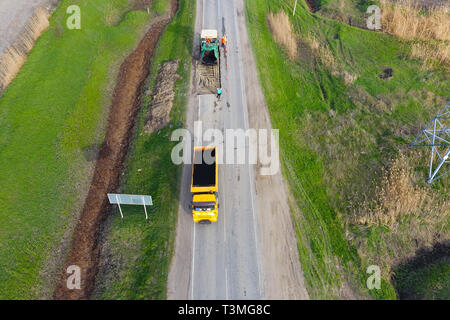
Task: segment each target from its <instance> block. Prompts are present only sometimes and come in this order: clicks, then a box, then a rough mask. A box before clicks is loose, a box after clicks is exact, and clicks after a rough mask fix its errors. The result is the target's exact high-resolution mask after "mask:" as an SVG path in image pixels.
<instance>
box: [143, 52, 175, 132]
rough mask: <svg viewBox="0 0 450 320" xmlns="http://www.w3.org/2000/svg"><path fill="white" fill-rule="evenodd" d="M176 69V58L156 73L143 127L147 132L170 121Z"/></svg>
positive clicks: (157, 129) (160, 127) (159, 128)
mask: <svg viewBox="0 0 450 320" xmlns="http://www.w3.org/2000/svg"><path fill="white" fill-rule="evenodd" d="M177 70H178V60H175V61H169V62H166V63H164V64H163V65H162V67H161V70H160V71H159V73H158V76H157V81H156V85H155V89H154V94H153V97H152V102H151V103H150V106H149V108H148V111H147V119H146V123H145V128H144V130H145V133H147V134H150V133H153V132H155V131H159V130H161V129H162V128H164V127H165V126H166V125H167V124H168V123H169V121H170V111H171V110H172V107H173V100H174V98H175V91H174V87H175V82H176V81H177V79H178V78H179V75H178V74H177Z"/></svg>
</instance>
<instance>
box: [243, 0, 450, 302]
mask: <svg viewBox="0 0 450 320" xmlns="http://www.w3.org/2000/svg"><path fill="white" fill-rule="evenodd" d="M293 3H294V1H268V0H254V1H246V12H247V24H248V29H249V34H251V35H252V38H253V40H254V41H253V42H252V45H253V51H254V52H255V55H256V61H257V66H258V71H259V79H260V83H261V85H262V87H263V91H264V94H265V97H266V102H267V104H268V108H269V112H270V115H271V121H272V125H273V127H274V128H279V129H280V152H281V160H282V164H283V165H282V168H283V174H284V176H285V178H286V179H287V181H288V182H289V184H290V187H291V191H292V193H293V194H294V197H295V203H292V204H291V207H292V210H293V219H294V222H295V225H296V228H297V236H298V250H299V254H300V260H301V263H302V266H303V271H304V274H305V278H306V283H307V286H308V292H309V294H310V296H311V297H312V298H327V299H328V298H338V297H342V296H346V295H345V294H343V293H342V292H343V291H345V290H346V288H347V289H349V290H350V291H352V292H353V293H354V294H355V295H356V296H357V297H366V298H371V297H372V298H379V299H393V298H396V293H395V289H394V288H393V286H392V285H391V283H390V281H389V280H390V277H389V267H390V266H389V265H387V264H386V263H384V262H385V260H383V259H384V258H383V257H384V255H386V254H387V252H386V251H388V252H392V250H391V249H390V245H391V244H390V243H389V241H388V239H389V237H388V235H390V234H392V230H390V229H389V228H379V227H373V228H371V227H369V226H361V225H351V223H350V221H351V219H350V218H351V216H352V210H353V209H354V208H355V206H356V207H358V206H359V205H360V204H361V203H362V202H363V201H364V200H365V199H366V198H370V197H371V195H373V194H374V192H375V187H376V186H377V185H378V183H379V180H380V178H379V177H380V172H381V171H380V170H381V168H382V167H384V166H386V165H387V164H388V163H389V160H390V159H391V158H395V157H397V156H398V154H399V153H400V152H402V153H407V155H408V156H410V158H411V161H410V162H411V163H414V164H416V165H418V166H419V163H420V165H421V167H419V170H417V172H416V176H417V177H421V178H423V180H424V179H425V178H424V177H425V174H426V173H425V172H426V168H425V166H426V163H423V162H421V160H422V159H417V157H416V156H414V154H413V152H409V151H408V150H407V144H408V143H409V142H410V141H412V139H413V138H414V134H415V131H416V130H418V128H421V127H423V126H424V125H425V123H427V122H428V121H429V119H431V118H432V116H433V115H434V114H435V113H436V112H437V111H438V110H439V109H440V108H442V106H443V105H442V103H443V101H444V98H445V97H448V96H450V91H449V89H448V77H447V76H446V75H445V74H444V72H442V71H439V70H433V71H430V70H424V69H422V68H421V67H420V63H419V62H418V61H414V60H411V59H408V58H406V57H407V55H408V52H409V51H408V50H409V47H408V45H407V44H406V43H403V42H401V41H398V40H397V39H396V38H394V37H391V36H388V35H385V34H381V33H376V32H371V31H367V30H361V29H358V28H355V27H350V26H348V25H346V24H343V23H341V22H337V21H334V20H330V19H327V18H324V17H321V16H319V15H317V14H311V13H310V12H309V10H308V9H307V6H306V4H305V3H304V2H303V1H299V6H298V7H297V13H296V16H295V18H293V17H292V9H293ZM279 10H285V11H286V12H287V13H288V16H289V17H290V20H291V23H292V25H293V27H294V30H295V32H296V34H297V35H298V37H299V39H305V38H307V37H308V36H311V35H312V36H314V37H315V38H316V39H318V40H319V42H320V43H321V44H326V45H327V48H328V50H329V52H331V54H332V56H333V57H334V60H335V61H336V63H335V66H334V68H335V69H337V70H338V71H339V72H338V74H336V72H333V71H336V70H333V68H331V67H330V66H328V65H325V64H324V63H322V61H321V60H320V59H319V58H318V57H317V55H316V54H315V53H314V52H312V50H311V49H310V48H309V47H308V44H307V42H306V41H305V40H300V42H301V45H300V49H299V56H298V59H296V60H295V61H291V60H289V59H288V58H287V56H286V55H285V54H284V49H283V48H281V47H280V46H279V45H277V44H276V43H275V41H274V40H273V38H272V35H271V33H270V31H269V30H268V28H267V25H266V15H267V13H268V12H278V11H279ZM386 66H389V67H392V68H393V69H394V77H392V78H391V79H389V80H382V79H380V78H379V74H380V73H381V72H382V70H383V68H384V67H386ZM344 71H345V72H348V73H351V74H355V75H357V79H356V80H355V81H354V82H353V84H346V83H345V81H344V79H343V77H341V76H340V75H339V73H342V72H344ZM380 101H383V102H382V103H381V102H380ZM399 128H406V129H405V130H406V133H404V132H402V131H400V130H399ZM408 152H409V153H408ZM414 161H415V162H414ZM419 179H420V178H418V180H419ZM423 180H420V181H423ZM418 183H419V182H418ZM422 184H423V183H422ZM434 188H436V189H437V190H440V191H441V197H442V194H445V190H446V188H447V182H446V180H441V181H440V182H439V183H437V184H436V185H435V186H434ZM443 216H444V215H443ZM435 222H436V221H435ZM437 222H439V223H442V221H437ZM436 224H437V223H436ZM405 226H406V224H405ZM427 227H430V225H426V223H425V224H423V226H421V228H422V229H424V230H425V229H426V228H427ZM431 227H433V228H435V227H436V226H435V225H432V226H431ZM422 229H421V230H422ZM406 233H407V232H406V231H403V233H401V235H402V236H404V237H405V239H406V235H405V234H406ZM394 234H395V233H394ZM405 239H395V241H393V244H398V246H399V249H401V250H404V251H401V252H397V253H396V252H394V253H391V255H395V254H397V255H398V257H401V256H402V254H409V253H411V252H413V248H412V246H411V245H410V243H409V242H407V241H403V242H402V241H401V240H405ZM391 240H392V239H391ZM412 240H413V239H411V242H412ZM379 241H381V243H380V242H379ZM367 243H369V244H370V243H374V246H372V247H370V246H367ZM371 264H375V265H379V266H380V267H381V269H382V275H383V280H382V286H381V290H371V291H370V292H369V291H368V290H367V289H366V286H365V282H366V279H367V276H368V275H366V273H365V270H366V268H367V266H368V265H371ZM347 297H348V295H347Z"/></svg>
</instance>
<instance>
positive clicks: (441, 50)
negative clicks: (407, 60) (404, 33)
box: [411, 42, 450, 68]
mask: <svg viewBox="0 0 450 320" xmlns="http://www.w3.org/2000/svg"><path fill="white" fill-rule="evenodd" d="M411 57H413V58H419V59H422V60H423V61H424V66H425V67H431V66H433V64H435V63H436V62H437V63H438V64H442V65H444V66H446V67H447V68H450V45H449V44H447V43H445V42H442V43H438V44H432V43H424V42H420V43H414V44H413V45H412V47H411Z"/></svg>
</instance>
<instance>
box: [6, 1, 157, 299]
mask: <svg viewBox="0 0 450 320" xmlns="http://www.w3.org/2000/svg"><path fill="white" fill-rule="evenodd" d="M72 4H77V5H79V6H80V8H81V30H68V29H67V28H66V19H67V17H68V15H67V14H66V8H67V7H68V6H69V5H72ZM131 6H132V3H131V2H130V1H127V0H96V1H85V0H83V1H82V0H80V1H62V2H61V3H60V5H59V7H58V8H57V10H56V11H55V12H54V14H53V16H52V18H51V20H50V28H49V29H48V30H47V31H46V32H44V34H43V35H42V36H41V37H40V38H39V40H38V41H37V42H36V44H35V47H34V49H33V50H32V52H31V53H30V54H29V57H28V60H27V62H26V63H25V65H24V66H23V68H22V70H21V71H20V73H19V74H18V76H17V78H16V79H15V80H14V81H13V82H12V83H11V85H10V86H9V87H8V88H7V89H6V90H5V92H4V93H3V96H2V97H1V99H0V167H1V168H2V169H1V174H0V188H1V190H2V191H1V192H0V207H1V211H0V226H1V227H0V298H2V299H19V298H22V299H23V298H43V297H49V296H50V295H51V293H52V283H51V280H49V279H53V278H55V273H52V272H56V274H58V273H59V271H60V269H59V268H60V266H59V265H55V263H57V261H58V260H56V255H55V252H57V250H58V248H59V246H60V243H61V240H62V236H63V233H64V232H65V231H66V230H67V228H68V226H69V225H70V222H71V221H74V218H75V214H76V210H77V209H79V208H80V206H81V205H82V201H83V199H82V197H81V196H83V195H85V194H86V192H87V187H88V186H89V182H90V181H88V174H89V172H90V171H89V168H91V167H92V165H93V164H94V162H93V161H92V160H93V159H92V157H91V155H92V154H95V153H96V152H97V151H98V147H99V144H100V143H101V142H102V140H103V137H102V136H103V134H104V125H105V118H106V116H107V112H108V107H109V104H110V101H111V88H112V85H113V83H114V81H115V79H116V75H117V72H118V66H119V64H120V62H121V61H122V60H123V59H124V57H125V56H126V55H127V54H128V53H129V52H130V51H131V50H132V48H133V47H134V45H135V44H136V42H137V40H138V39H139V38H140V35H141V33H142V31H143V29H144V27H145V26H146V25H148V23H149V22H150V19H149V16H148V15H147V13H146V12H143V11H140V12H137V11H130V9H131ZM106 21H108V23H109V25H108V24H107V23H106ZM111 22H114V23H113V25H112V24H111ZM54 280H55V279H53V281H54ZM49 281H50V282H49Z"/></svg>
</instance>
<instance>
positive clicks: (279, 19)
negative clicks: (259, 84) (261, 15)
mask: <svg viewBox="0 0 450 320" xmlns="http://www.w3.org/2000/svg"><path fill="white" fill-rule="evenodd" d="M267 23H268V25H269V29H270V31H271V33H272V36H273V38H274V39H275V41H276V42H277V43H278V44H280V45H281V46H283V47H284V48H285V49H286V52H287V55H288V56H289V58H290V59H291V60H293V59H295V58H296V57H297V55H298V45H297V38H296V36H295V33H294V31H293V30H292V26H291V22H290V21H289V17H288V15H287V14H286V13H285V12H284V11H280V12H278V13H276V14H273V13H269V14H268V15H267Z"/></svg>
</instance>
